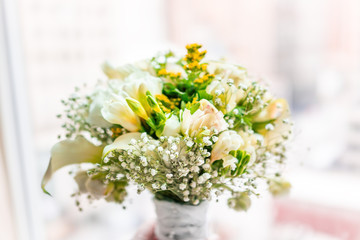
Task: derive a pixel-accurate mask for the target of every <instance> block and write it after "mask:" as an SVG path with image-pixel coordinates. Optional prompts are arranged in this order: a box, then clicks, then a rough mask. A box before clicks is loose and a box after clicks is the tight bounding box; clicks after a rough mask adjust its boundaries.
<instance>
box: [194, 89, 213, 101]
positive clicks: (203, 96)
mask: <svg viewBox="0 0 360 240" xmlns="http://www.w3.org/2000/svg"><path fill="white" fill-rule="evenodd" d="M198 95H199V99H206V100H212V99H213V96H212V95H210V94H208V93H207V92H206V90H200V91H198Z"/></svg>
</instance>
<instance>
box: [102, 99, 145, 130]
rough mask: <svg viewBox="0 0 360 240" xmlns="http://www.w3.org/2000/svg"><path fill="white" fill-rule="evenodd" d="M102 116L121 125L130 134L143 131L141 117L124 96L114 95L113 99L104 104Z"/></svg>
mask: <svg viewBox="0 0 360 240" xmlns="http://www.w3.org/2000/svg"><path fill="white" fill-rule="evenodd" d="M101 114H102V116H103V117H104V119H106V121H108V122H110V123H114V124H120V125H121V126H122V127H124V128H125V129H127V130H129V131H130V132H136V131H139V130H140V129H141V122H140V119H139V117H138V116H137V115H136V114H135V113H134V112H133V111H132V110H131V108H130V107H129V105H128V103H127V102H126V100H125V99H124V98H123V97H122V96H117V95H114V94H113V95H112V99H111V100H109V101H107V102H106V103H105V104H104V106H103V108H102V109H101Z"/></svg>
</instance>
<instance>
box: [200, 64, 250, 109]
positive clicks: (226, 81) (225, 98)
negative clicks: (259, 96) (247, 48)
mask: <svg viewBox="0 0 360 240" xmlns="http://www.w3.org/2000/svg"><path fill="white" fill-rule="evenodd" d="M208 70H209V73H211V74H214V75H215V76H217V79H215V80H213V81H212V82H211V83H210V84H209V86H207V88H206V92H207V93H208V94H211V95H212V96H213V98H214V102H215V105H216V106H217V107H218V108H219V109H220V110H221V111H222V112H223V113H227V112H230V111H231V110H232V109H234V108H235V107H236V105H237V103H238V102H239V101H240V100H241V99H243V98H244V97H245V96H246V88H247V87H248V86H249V85H250V83H251V82H250V80H249V78H248V77H247V73H246V70H245V69H244V68H241V67H239V66H236V65H232V64H226V63H221V62H210V63H209V66H208Z"/></svg>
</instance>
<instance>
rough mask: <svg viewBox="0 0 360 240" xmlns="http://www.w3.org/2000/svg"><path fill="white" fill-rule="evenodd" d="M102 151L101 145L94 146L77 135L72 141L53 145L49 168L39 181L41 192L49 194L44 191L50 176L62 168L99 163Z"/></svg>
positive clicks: (68, 140)
mask: <svg viewBox="0 0 360 240" xmlns="http://www.w3.org/2000/svg"><path fill="white" fill-rule="evenodd" d="M103 149H104V146H103V145H102V146H96V145H94V144H92V143H91V142H89V141H88V140H86V139H85V138H84V137H83V136H81V135H78V136H77V137H76V138H75V139H74V140H70V139H67V140H64V141H61V142H58V143H57V144H55V145H54V146H53V148H52V149H51V158H50V162H49V166H48V168H47V170H46V172H45V175H44V177H43V179H42V181H41V188H42V190H43V191H44V192H45V193H47V194H49V193H48V192H47V191H46V189H45V186H46V184H47V183H48V182H49V181H50V179H51V176H52V175H53V174H54V173H55V172H56V171H57V170H58V169H60V168H62V167H64V166H68V165H72V164H80V163H94V164H95V163H100V162H101V155H102V152H103ZM49 195H50V194H49Z"/></svg>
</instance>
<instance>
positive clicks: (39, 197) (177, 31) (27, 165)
mask: <svg viewBox="0 0 360 240" xmlns="http://www.w3.org/2000/svg"><path fill="white" fill-rule="evenodd" d="M0 3H1V4H0V80H1V81H0V232H1V237H0V238H1V239H4V240H14V239H21V240H23V239H24V240H25V239H26V240H82V239H87V240H93V239H94V240H95V239H119V240H127V239H130V238H131V236H133V234H134V233H135V232H136V229H138V228H139V227H140V226H141V225H142V224H144V223H146V222H151V221H153V220H154V218H155V213H154V210H153V205H152V202H151V196H150V194H143V195H141V196H137V195H136V193H135V191H133V193H132V194H131V196H130V198H129V200H128V202H127V204H126V206H127V209H126V210H123V209H122V207H120V206H118V205H115V204H108V203H104V202H97V203H94V204H92V205H89V204H87V202H86V201H84V203H83V208H84V211H83V212H79V211H78V210H77V208H76V206H75V203H74V201H75V200H74V199H73V198H71V197H70V195H71V194H72V193H73V192H74V191H75V190H76V185H75V183H74V181H73V180H72V178H71V177H70V176H69V175H68V171H69V169H63V170H61V171H59V172H58V173H56V175H55V177H54V179H53V180H52V181H51V183H50V184H49V186H48V188H49V190H50V192H51V193H52V194H53V197H52V198H51V197H49V196H47V195H45V194H43V193H42V192H41V190H40V180H41V177H42V174H43V173H44V171H45V169H46V167H47V164H48V158H49V150H50V148H51V146H52V145H53V144H54V143H56V141H57V135H58V134H59V133H61V131H62V130H61V127H60V126H61V124H62V123H61V121H59V120H58V119H57V118H56V117H55V115H56V114H58V113H61V112H62V110H63V108H62V105H61V103H60V100H61V99H64V98H66V97H67V96H68V95H69V94H71V93H72V92H73V90H74V87H75V86H82V85H83V84H84V83H86V84H87V85H89V86H91V85H92V84H95V83H96V81H97V80H98V79H102V78H104V76H103V75H102V72H101V69H100V65H101V64H102V63H103V62H104V61H108V62H110V63H111V64H112V65H115V66H118V65H121V64H123V63H126V62H131V61H135V60H138V59H141V58H147V57H151V56H152V55H154V54H156V53H157V52H158V51H159V50H161V51H163V50H168V49H170V48H172V49H175V50H179V51H180V52H182V51H184V50H183V49H184V46H185V44H187V43H193V42H197V43H201V44H203V46H204V48H205V49H207V50H208V53H209V54H208V57H211V58H222V57H226V58H227V59H228V60H229V61H231V62H234V63H239V64H242V65H243V66H245V67H247V68H248V70H249V72H250V73H253V74H257V75H259V76H260V77H264V78H265V79H267V82H268V83H269V85H270V88H271V89H272V91H274V92H275V93H276V94H277V96H279V97H285V98H287V99H289V102H290V105H291V108H292V112H293V115H294V120H295V124H296V125H295V126H296V129H295V134H294V140H293V143H292V146H291V149H290V152H289V164H288V168H287V169H286V171H285V176H286V177H287V178H288V180H290V182H291V183H292V185H293V188H292V191H291V194H290V195H289V196H288V197H285V198H281V199H273V198H272V197H270V196H268V195H266V194H263V195H262V196H261V197H260V198H259V199H254V201H253V206H252V208H251V209H250V210H249V211H248V212H247V213H237V212H234V211H232V210H229V209H227V207H225V205H224V204H223V203H221V201H220V203H213V204H212V206H211V209H210V220H211V223H212V226H213V227H212V228H213V229H214V230H215V231H216V232H218V233H219V234H221V236H222V239H224V240H242V239H249V240H310V239H311V240H312V239H314V240H315V239H316V240H345V239H346V240H359V239H360V1H358V0H302V1H289V0H257V1H246V0H222V1H215V0H198V1H190V0H172V1H166V0H153V1H146V0H143V1H138V0H133V1H130V0H128V1H125V0H102V1H99V0H86V1H85V0H71V1H64V0H52V1H49V0H0Z"/></svg>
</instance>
